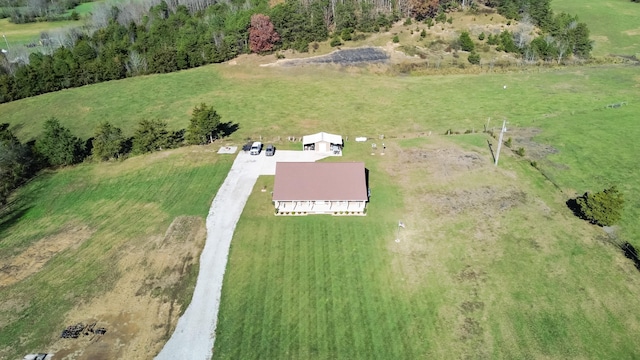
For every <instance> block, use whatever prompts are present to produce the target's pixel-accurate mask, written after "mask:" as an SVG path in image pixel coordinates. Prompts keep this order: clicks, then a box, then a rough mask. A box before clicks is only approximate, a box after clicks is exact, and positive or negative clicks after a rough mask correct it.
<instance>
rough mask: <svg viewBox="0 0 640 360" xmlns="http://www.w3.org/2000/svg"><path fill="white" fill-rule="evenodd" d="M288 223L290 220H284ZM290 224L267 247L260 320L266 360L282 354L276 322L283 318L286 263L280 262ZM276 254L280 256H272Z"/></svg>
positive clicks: (261, 344)
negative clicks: (282, 296)
mask: <svg viewBox="0 0 640 360" xmlns="http://www.w3.org/2000/svg"><path fill="white" fill-rule="evenodd" d="M282 220H283V221H288V220H290V219H282ZM289 227H290V224H289V223H286V224H285V225H284V226H283V227H282V229H284V233H278V234H275V235H276V236H275V237H274V238H273V239H271V242H270V243H269V245H268V246H267V247H268V248H269V254H268V259H269V263H268V265H267V266H268V271H267V273H268V276H267V278H268V281H267V284H268V285H265V286H266V291H265V298H264V300H263V301H264V302H265V307H264V308H263V312H262V314H260V316H261V317H260V319H264V320H263V322H262V332H261V337H260V352H259V354H261V355H262V356H263V357H264V358H272V354H279V353H280V349H279V347H280V343H279V342H277V340H279V336H280V328H279V327H278V326H276V322H277V321H278V319H279V318H280V316H281V313H282V310H281V306H282V301H281V300H280V301H279V300H278V298H279V297H280V296H279V295H280V294H282V273H283V271H284V262H283V261H280V259H281V257H282V250H283V249H282V248H283V244H282V242H283V237H284V236H286V234H287V233H288V230H289ZM272 253H276V254H277V255H278V256H275V255H272Z"/></svg>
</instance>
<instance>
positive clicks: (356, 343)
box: [214, 135, 640, 359]
mask: <svg viewBox="0 0 640 360" xmlns="http://www.w3.org/2000/svg"><path fill="white" fill-rule="evenodd" d="M494 143H495V141H494ZM485 145H486V137H485V136H484V135H459V136H452V137H442V136H432V137H429V138H424V139H411V140H401V139H397V140H388V141H386V146H387V153H386V154H385V156H380V154H379V152H377V154H376V156H371V155H370V154H369V153H370V145H369V144H355V143H350V144H348V145H347V147H346V148H345V156H344V157H343V158H342V159H339V160H347V161H348V160H352V161H355V160H358V161H360V160H364V161H365V163H366V166H367V168H368V169H369V170H370V177H369V178H370V185H371V190H372V196H371V203H370V206H369V211H368V214H367V216H366V217H354V218H347V217H331V216H307V217H274V216H273V207H272V205H271V202H270V197H269V193H268V192H267V193H264V192H261V191H260V189H262V188H263V187H264V186H266V187H267V188H268V189H271V188H272V186H273V178H271V177H263V178H260V179H259V180H258V183H257V184H256V186H255V189H254V192H253V194H252V196H251V197H250V199H249V201H248V203H247V207H246V208H245V212H244V213H243V215H242V217H241V219H240V222H239V223H238V227H237V230H236V234H235V236H234V240H233V243H232V248H231V255H230V259H229V267H228V271H227V276H226V277H225V283H224V287H223V298H222V304H221V310H220V311H221V312H220V322H219V326H218V332H217V339H216V346H215V348H214V357H215V358H217V359H238V358H242V359H249V358H296V359H298V358H299V359H302V358H305V359H316V358H317V359H326V358H332V359H340V358H344V359H354V358H366V359H371V358H379V359H391V358H509V359H514V358H603V357H613V358H629V357H634V356H637V355H638V353H637V351H638V349H637V348H636V346H635V340H634V339H635V338H634V336H635V329H637V327H638V325H639V320H640V318H639V317H638V316H637V315H635V314H634V313H633V312H630V311H629V310H628V309H630V308H634V307H636V306H637V305H638V300H637V299H638V295H640V277H639V276H638V273H637V271H636V270H635V268H634V267H633V265H632V263H631V262H629V261H627V260H626V259H624V257H623V256H622V255H620V254H618V253H617V252H614V251H612V248H611V247H610V246H609V245H607V244H605V243H604V242H603V241H602V236H603V234H602V233H601V231H600V230H599V229H597V228H594V227H590V226H588V225H586V224H584V223H583V222H582V221H580V220H578V219H576V218H574V217H573V215H571V213H570V212H569V211H567V210H566V208H565V206H564V204H563V200H564V199H563V197H562V195H561V194H560V193H558V192H557V191H556V190H555V189H554V187H553V185H552V184H551V183H549V182H548V181H546V180H545V179H544V178H543V177H542V176H541V175H540V174H539V173H537V172H536V171H535V169H533V168H532V167H531V166H530V165H529V164H528V163H527V162H526V161H523V160H521V159H519V158H516V157H515V156H514V155H513V154H509V153H508V152H507V153H504V154H503V157H502V165H501V166H500V168H498V169H496V168H495V167H493V165H492V164H491V156H490V154H489V151H488V149H487V148H486V146H485ZM398 220H402V221H403V222H404V223H405V224H406V229H399V235H396V231H397V229H398V228H397V224H398ZM396 237H398V238H399V239H400V242H395V241H394V239H395V238H396Z"/></svg>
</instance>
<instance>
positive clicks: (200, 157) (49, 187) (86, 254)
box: [0, 147, 232, 359]
mask: <svg viewBox="0 0 640 360" xmlns="http://www.w3.org/2000/svg"><path fill="white" fill-rule="evenodd" d="M231 162H232V158H231V157H220V156H219V155H216V154H215V153H214V152H213V151H212V150H211V149H210V148H208V147H200V148H195V147H187V148H182V149H179V150H172V151H167V152H163V153H156V154H152V155H147V156H138V157H135V158H131V159H128V160H126V161H123V162H113V163H102V164H83V165H79V166H76V167H73V168H67V169H62V170H59V171H57V172H55V173H45V174H43V175H41V176H39V177H38V178H36V179H35V180H33V181H32V182H31V183H29V184H28V185H27V186H25V187H24V188H23V189H21V190H20V191H19V193H18V196H19V198H18V202H17V203H15V204H13V205H12V206H11V207H9V208H8V209H6V210H5V211H4V212H3V213H2V214H0V239H2V240H1V241H0V259H1V260H0V269H1V272H0V304H1V305H0V344H2V346H0V358H3V359H14V358H21V357H22V356H23V355H24V354H26V353H28V352H37V351H50V352H56V358H61V359H62V358H63V357H64V356H66V355H69V357H67V359H98V358H100V359H102V358H104V359H116V358H120V359H123V358H126V359H147V358H149V356H150V355H149V354H155V353H157V352H158V351H159V350H160V348H161V347H162V345H163V343H164V341H166V339H168V338H169V336H170V335H171V332H172V331H173V328H174V327H175V324H176V321H177V318H178V316H179V314H180V313H181V312H182V311H183V310H184V308H185V306H186V305H187V304H188V303H189V301H190V299H191V294H192V292H193V286H194V285H195V279H196V276H197V273H198V268H197V266H198V258H199V254H200V252H201V250H202V247H203V244H204V239H205V225H204V217H205V215H206V214H207V211H208V209H209V205H210V203H211V200H212V199H213V197H214V196H215V193H216V191H217V189H218V187H219V186H220V184H221V183H222V181H223V180H224V178H225V177H226V174H227V172H228V170H229V167H230V165H231ZM79 322H82V323H84V324H88V323H92V322H97V326H99V327H105V328H106V329H107V332H106V334H104V335H102V336H98V335H92V336H82V337H80V338H78V339H59V337H60V333H61V332H62V330H63V329H65V328H66V327H67V326H69V325H73V324H76V323H79ZM99 356H100V357H99Z"/></svg>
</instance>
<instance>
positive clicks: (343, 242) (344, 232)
mask: <svg viewBox="0 0 640 360" xmlns="http://www.w3.org/2000/svg"><path fill="white" fill-rule="evenodd" d="M337 220H341V222H340V223H338V225H339V226H338V228H339V229H340V231H338V232H337V234H338V236H337V237H336V241H337V243H338V244H339V250H340V251H339V252H338V259H339V260H340V265H341V270H342V272H343V276H342V277H341V278H342V279H344V281H342V282H341V287H342V289H341V290H342V297H343V299H344V300H343V316H342V322H343V323H345V322H346V323H345V333H346V337H345V339H344V343H345V347H346V348H347V349H349V351H350V352H351V354H350V355H349V358H355V357H356V356H357V354H358V353H360V351H361V348H362V346H363V343H362V341H361V339H359V334H360V332H359V331H355V329H356V328H358V325H360V321H359V315H358V308H357V304H358V302H359V298H360V296H358V294H357V287H358V284H357V273H358V271H359V269H358V268H357V267H354V262H353V259H352V255H351V251H349V248H350V247H351V246H352V244H351V242H352V241H353V240H352V239H353V235H354V234H353V227H352V226H348V224H347V222H348V221H350V220H353V219H348V218H344V219H337ZM347 300H352V301H353V302H351V301H347Z"/></svg>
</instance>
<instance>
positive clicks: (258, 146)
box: [249, 141, 262, 155]
mask: <svg viewBox="0 0 640 360" xmlns="http://www.w3.org/2000/svg"><path fill="white" fill-rule="evenodd" d="M261 151H262V143H261V142H259V141H256V142H254V143H253V144H252V145H251V151H249V154H251V155H260V152H261Z"/></svg>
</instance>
